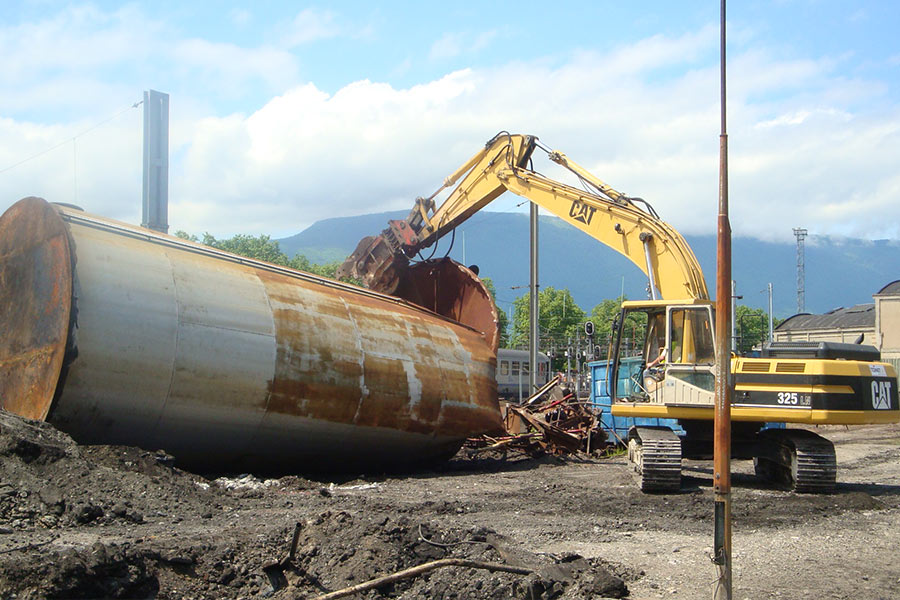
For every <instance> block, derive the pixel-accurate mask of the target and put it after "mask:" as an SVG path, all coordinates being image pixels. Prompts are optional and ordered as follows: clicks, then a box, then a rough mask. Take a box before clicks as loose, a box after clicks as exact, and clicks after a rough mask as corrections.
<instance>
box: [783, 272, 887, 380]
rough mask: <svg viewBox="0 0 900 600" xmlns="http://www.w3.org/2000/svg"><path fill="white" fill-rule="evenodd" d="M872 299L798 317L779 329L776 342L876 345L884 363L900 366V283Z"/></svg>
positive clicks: (882, 290) (802, 314)
mask: <svg viewBox="0 0 900 600" xmlns="http://www.w3.org/2000/svg"><path fill="white" fill-rule="evenodd" d="M872 299H873V300H874V302H872V303H871V304H857V305H856V306H851V307H849V308H843V307H842V308H836V309H834V310H832V311H829V312H827V313H825V314H822V315H812V314H808V313H801V314H797V315H794V316H793V317H790V318H788V319H786V320H785V321H784V322H782V323H781V324H780V325H779V326H778V327H776V328H775V331H774V336H775V341H776V342H788V341H827V342H847V343H854V342H860V343H863V344H869V345H872V346H875V347H876V348H878V350H879V351H880V352H881V359H882V360H883V361H885V362H888V363H891V364H892V365H894V368H897V367H900V280H897V281H893V282H891V283H889V284H887V285H886V286H884V287H883V288H881V290H879V291H878V292H877V293H876V294H874V295H873V296H872Z"/></svg>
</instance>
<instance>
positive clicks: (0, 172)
mask: <svg viewBox="0 0 900 600" xmlns="http://www.w3.org/2000/svg"><path fill="white" fill-rule="evenodd" d="M143 103H144V101H143V100H140V101H138V102H135V103H134V104H132V105H131V106H128V107H126V108H123V109H122V110H120V111H119V112H117V113H115V114H114V115H112V116H111V117H108V118H106V119H104V120H102V121H100V122H99V123H95V124H94V125H91V126H90V127H88V128H87V129H85V130H84V131H82V132H81V133H78V134H76V135H74V136H72V137H70V138H66V139H65V140H64V141H62V142H60V143H58V144H56V145H55V146H51V147H50V148H47V149H46V150H42V151H40V152H38V153H37V154H33V155H31V156H29V157H28V158H24V159H22V160H20V161H19V162H17V163H15V164H12V165H10V166H8V167H5V168H3V169H0V175H2V174H3V173H6V172H7V171H11V170H13V169H15V168H16V167H18V166H20V165H24V164H25V163H27V162H29V161H31V160H34V159H35V158H39V157H41V156H43V155H45V154H47V153H48V152H52V151H53V150H56V149H57V148H61V147H62V146H65V145H66V144H68V143H69V142H73V143H74V142H75V140H77V139H78V138H80V137H81V136H83V135H85V134H87V133H90V132H91V131H93V130H95V129H97V128H98V127H100V126H101V125H106V124H107V123H109V122H110V121H112V120H114V119H116V118H117V117H119V116H120V115H122V114H124V113H126V112H128V111H129V110H131V109H132V108H137V107H138V106H140V105H141V104H143Z"/></svg>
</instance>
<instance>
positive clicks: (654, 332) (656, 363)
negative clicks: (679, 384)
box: [641, 313, 666, 394]
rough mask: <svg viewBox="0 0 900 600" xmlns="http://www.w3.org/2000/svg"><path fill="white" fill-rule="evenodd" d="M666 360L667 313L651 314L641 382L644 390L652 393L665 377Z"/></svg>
mask: <svg viewBox="0 0 900 600" xmlns="http://www.w3.org/2000/svg"><path fill="white" fill-rule="evenodd" d="M665 362H666V315H665V313H657V314H655V315H650V318H649V320H648V323H647V339H646V342H645V345H644V371H643V373H642V375H641V382H642V385H643V387H644V391H645V392H646V393H648V394H652V393H653V392H654V391H656V388H657V387H659V384H660V382H661V381H662V380H663V378H664V377H665V371H664V369H663V365H665Z"/></svg>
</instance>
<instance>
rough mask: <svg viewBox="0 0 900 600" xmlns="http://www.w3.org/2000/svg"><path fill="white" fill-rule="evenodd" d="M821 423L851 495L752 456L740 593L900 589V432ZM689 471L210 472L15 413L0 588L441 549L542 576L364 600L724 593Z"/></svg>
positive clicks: (358, 572)
mask: <svg viewBox="0 0 900 600" xmlns="http://www.w3.org/2000/svg"><path fill="white" fill-rule="evenodd" d="M819 431H820V432H821V433H823V434H824V435H826V436H827V437H829V438H830V439H832V440H833V441H834V442H835V444H836V447H837V451H838V465H839V474H838V480H839V484H838V486H837V490H836V492H835V493H833V494H827V495H821V496H815V495H798V494H791V493H788V492H785V491H782V490H779V489H776V488H773V487H771V486H769V485H766V484H763V483H760V482H758V481H757V480H756V479H755V478H754V477H753V476H752V465H750V464H748V463H746V462H736V463H735V464H734V468H735V471H736V473H735V475H734V492H733V502H734V574H735V581H734V590H735V593H734V597H735V598H738V599H744V598H747V599H757V598H809V599H813V598H815V599H820V598H848V599H851V598H852V599H854V600H856V599H860V600H863V599H888V598H900V557H898V553H897V550H898V547H900V546H898V541H897V540H898V537H900V427H898V426H894V425H892V426H866V427H859V428H852V429H847V428H843V427H830V428H822V429H820V430H819ZM684 472H685V477H684V482H683V483H684V489H683V491H682V493H679V494H671V495H643V494H641V493H640V492H639V491H638V490H637V489H636V488H635V485H634V482H633V480H632V476H631V474H630V473H629V470H628V468H627V465H626V462H625V460H624V458H623V457H622V456H621V455H618V456H613V457H610V458H591V459H587V458H585V459H567V460H560V459H556V458H552V457H544V458H541V459H531V458H527V457H523V456H519V455H514V454H510V455H508V456H506V457H503V456H500V455H494V456H490V457H481V458H477V459H471V458H468V457H467V456H466V454H465V452H461V453H460V454H459V455H458V456H457V457H456V458H454V459H453V460H452V461H450V462H449V463H447V464H446V465H444V466H443V467H441V468H439V469H437V470H432V471H427V472H418V473H412V474H403V475H393V476H377V477H376V476H367V477H358V478H353V479H350V480H348V479H347V478H344V479H341V480H337V481H334V482H330V481H324V482H323V481H313V480H309V479H305V478H303V477H299V476H291V477H284V478H281V479H277V480H259V479H257V478H254V477H252V476H246V477H230V478H221V479H207V478H203V477H200V476H198V475H194V474H191V473H186V472H183V471H181V470H179V469H177V468H175V467H173V466H172V457H170V456H168V455H166V454H165V452H148V451H144V450H140V449H137V448H123V447H83V446H78V445H76V444H74V443H73V442H72V441H71V439H69V438H68V436H66V435H64V434H62V433H59V432H58V431H56V430H55V429H53V428H52V427H50V426H49V425H47V424H43V423H36V422H31V421H24V420H21V419H19V418H16V417H13V416H11V415H9V414H8V413H2V412H0V598H76V597H78V598H93V597H115V598H252V597H260V598H275V599H280V598H313V597H316V596H318V595H320V594H324V593H326V592H328V591H334V590H338V589H341V588H344V587H346V586H350V585H354V584H357V583H360V582H362V581H365V580H368V579H371V578H373V577H378V576H380V575H385V574H389V573H392V572H395V571H398V570H401V569H405V568H408V567H413V566H415V565H419V564H422V563H427V562H429V561H433V560H437V559H442V558H465V559H469V560H475V561H480V562H485V563H502V564H506V565H516V566H519V567H523V568H525V569H526V570H527V571H530V574H514V573H505V572H491V571H488V570H481V569H471V568H467V567H459V566H451V567H446V568H442V569H438V570H435V571H432V572H430V573H428V574H426V575H422V576H418V577H415V578H411V579H405V580H402V581H399V582H396V583H393V584H390V585H387V586H385V587H382V588H379V589H378V590H372V591H368V592H364V593H362V594H358V595H356V596H353V597H355V598H367V599H375V598H388V597H390V598H460V599H463V598H466V599H468V598H474V599H477V598H524V599H529V598H603V597H613V598H619V597H628V598H711V597H712V595H713V586H714V581H715V578H716V572H715V568H714V566H713V565H712V564H711V562H710V559H709V556H710V554H711V553H712V538H713V532H712V521H711V515H712V510H713V498H712V490H711V481H712V467H711V464H710V463H709V462H703V461H685V471H684ZM298 524H299V529H296V528H297V527H298ZM295 530H297V531H298V537H297V545H296V552H295V554H294V557H293V558H292V559H289V558H286V557H287V555H288V553H289V550H290V547H291V541H292V536H293V534H294V532H295ZM279 561H281V563H280V564H278V563H279Z"/></svg>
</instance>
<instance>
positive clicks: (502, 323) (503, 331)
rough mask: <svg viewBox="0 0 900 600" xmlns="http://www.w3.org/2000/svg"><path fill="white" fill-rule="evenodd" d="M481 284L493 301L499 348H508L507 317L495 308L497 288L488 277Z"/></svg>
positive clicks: (503, 311)
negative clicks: (498, 331)
mask: <svg viewBox="0 0 900 600" xmlns="http://www.w3.org/2000/svg"><path fill="white" fill-rule="evenodd" d="M481 282H482V283H483V284H484V287H486V288H487V291H488V293H489V294H490V295H491V300H493V301H494V309H495V310H496V311H497V327H498V328H499V329H500V347H501V348H509V317H508V316H506V311H505V310H503V309H501V308H500V307H499V306H497V288H496V287H495V286H494V281H493V280H492V279H491V278H490V277H482V278H481Z"/></svg>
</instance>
